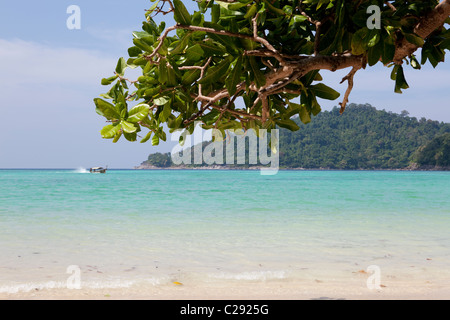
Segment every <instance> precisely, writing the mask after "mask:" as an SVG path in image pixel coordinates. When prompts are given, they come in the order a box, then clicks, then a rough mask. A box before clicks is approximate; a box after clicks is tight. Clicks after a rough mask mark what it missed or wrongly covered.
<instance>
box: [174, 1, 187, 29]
mask: <svg viewBox="0 0 450 320" xmlns="http://www.w3.org/2000/svg"><path fill="white" fill-rule="evenodd" d="M173 5H174V9H175V12H174V19H175V21H176V22H178V23H179V24H181V25H186V26H188V25H190V24H191V15H190V14H189V11H188V10H187V9H186V7H185V6H184V4H183V2H182V1H181V0H173Z"/></svg>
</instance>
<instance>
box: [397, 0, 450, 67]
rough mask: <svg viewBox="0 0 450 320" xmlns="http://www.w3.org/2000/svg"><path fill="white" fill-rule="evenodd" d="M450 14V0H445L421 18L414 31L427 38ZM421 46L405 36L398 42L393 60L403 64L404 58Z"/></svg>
mask: <svg viewBox="0 0 450 320" xmlns="http://www.w3.org/2000/svg"><path fill="white" fill-rule="evenodd" d="M449 16H450V0H443V1H442V2H441V3H439V4H438V5H437V6H436V7H435V8H434V9H433V10H432V11H431V12H430V13H429V14H427V15H426V16H425V17H423V18H421V19H420V21H419V23H418V24H417V25H416V27H415V28H414V33H415V34H417V35H418V36H419V37H421V38H422V39H426V38H427V37H428V36H429V35H430V34H431V33H432V32H433V31H434V30H436V29H437V28H439V27H440V26H442V25H443V24H444V23H445V19H447V18H448V17H449ZM418 48H419V46H417V45H415V44H412V43H410V42H408V41H407V40H406V39H405V38H402V40H400V41H398V42H397V43H396V50H395V55H394V59H393V62H394V63H396V64H402V63H403V59H404V58H406V57H409V56H411V54H413V53H414V52H415V51H416V50H417V49H418Z"/></svg>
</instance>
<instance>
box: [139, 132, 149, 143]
mask: <svg viewBox="0 0 450 320" xmlns="http://www.w3.org/2000/svg"><path fill="white" fill-rule="evenodd" d="M151 136H152V131H149V132H148V133H147V134H146V136H145V137H144V138H142V140H141V141H140V143H145V142H147V141H148V140H149V139H150V137H151Z"/></svg>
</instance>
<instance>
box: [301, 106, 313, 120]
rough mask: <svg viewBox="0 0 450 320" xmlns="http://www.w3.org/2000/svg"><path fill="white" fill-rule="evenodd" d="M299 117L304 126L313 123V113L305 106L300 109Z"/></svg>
mask: <svg viewBox="0 0 450 320" xmlns="http://www.w3.org/2000/svg"><path fill="white" fill-rule="evenodd" d="M299 116H300V120H301V121H302V122H303V123H304V124H308V123H310V122H311V113H310V112H309V111H308V110H307V108H306V106H305V105H302V108H301V109H300V112H299Z"/></svg>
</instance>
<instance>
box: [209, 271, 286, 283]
mask: <svg viewBox="0 0 450 320" xmlns="http://www.w3.org/2000/svg"><path fill="white" fill-rule="evenodd" d="M209 277H211V278H215V279H224V280H253V281H254V280H257V281H266V280H273V279H285V278H286V272H285V271H283V270H279V271H251V272H241V273H225V272H222V273H214V274H209Z"/></svg>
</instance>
